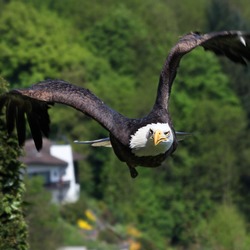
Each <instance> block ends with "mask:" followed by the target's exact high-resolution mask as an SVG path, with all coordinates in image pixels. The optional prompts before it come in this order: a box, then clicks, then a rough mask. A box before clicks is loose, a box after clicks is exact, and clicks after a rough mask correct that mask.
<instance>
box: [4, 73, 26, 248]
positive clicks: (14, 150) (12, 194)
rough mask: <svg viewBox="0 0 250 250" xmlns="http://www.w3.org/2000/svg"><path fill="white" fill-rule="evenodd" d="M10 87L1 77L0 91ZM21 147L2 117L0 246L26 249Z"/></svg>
mask: <svg viewBox="0 0 250 250" xmlns="http://www.w3.org/2000/svg"><path fill="white" fill-rule="evenodd" d="M6 90H7V84H6V82H5V81H4V80H3V79H2V78H0V93H4V92H5V91H6ZM20 153H21V152H20V149H19V147H18V144H17V141H16V139H13V138H10V137H8V136H7V135H6V132H5V122H4V119H3V116H2V115H1V116H0V200H1V203H0V249H9V250H12V249H13V250H14V249H17V250H25V249H27V247H28V244H27V235H28V234H27V226H26V223H25V220H24V217H23V206H22V203H23V199H22V195H23V192H24V183H23V180H22V179H21V176H20V172H21V171H22V170H23V169H24V166H23V165H22V164H21V163H20V162H19V161H18V160H17V158H18V157H19V156H20Z"/></svg>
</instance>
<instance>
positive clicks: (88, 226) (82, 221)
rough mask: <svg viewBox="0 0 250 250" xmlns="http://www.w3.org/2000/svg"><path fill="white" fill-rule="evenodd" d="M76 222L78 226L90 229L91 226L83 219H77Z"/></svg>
mask: <svg viewBox="0 0 250 250" xmlns="http://www.w3.org/2000/svg"><path fill="white" fill-rule="evenodd" d="M77 224H78V226H79V227H80V228H82V229H84V230H92V229H93V227H92V226H91V225H90V224H89V223H88V222H87V221H85V220H82V219H79V220H78V221H77Z"/></svg>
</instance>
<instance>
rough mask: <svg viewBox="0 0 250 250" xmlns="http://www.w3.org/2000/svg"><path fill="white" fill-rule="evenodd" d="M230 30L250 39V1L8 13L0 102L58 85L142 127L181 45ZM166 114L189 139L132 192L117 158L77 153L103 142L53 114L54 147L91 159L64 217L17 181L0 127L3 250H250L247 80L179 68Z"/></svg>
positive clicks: (223, 62) (190, 62)
mask: <svg viewBox="0 0 250 250" xmlns="http://www.w3.org/2000/svg"><path fill="white" fill-rule="evenodd" d="M225 29H228V30H235V29H240V30H246V31H250V4H249V2H248V1H246V0H237V1H236V0H211V1H206V0H189V1H185V0H177V1H171V0H155V1H152V0H143V1H142V0H126V1H115V0H105V1H101V0H92V1H90V0H61V1H54V0H43V1H40V0H19V1H12V0H0V93H3V92H5V91H7V89H12V88H15V87H18V88H20V87H28V86H30V85H32V84H34V83H36V82H38V81H41V80H44V79H48V78H51V79H57V78H58V79H63V80H66V81H69V82H71V83H74V84H76V85H78V86H82V87H84V88H88V89H90V90H91V91H92V92H93V93H94V94H95V95H97V96H98V97H99V98H101V99H102V100H103V101H104V102H105V103H106V104H108V105H109V106H110V107H112V108H113V109H115V110H117V111H119V112H120V113H122V114H124V115H126V116H127V117H143V116H144V115H146V114H147V113H148V112H149V111H150V109H151V107H152V105H153V103H154V100H155V96H156V90H157V84H158V79H159V75H160V71H161V68H162V65H163V63H164V60H165V59H166V57H167V55H168V52H169V50H170V48H171V47H172V46H173V45H174V44H175V43H176V42H177V41H178V39H179V37H180V36H181V35H184V34H186V33H188V32H190V31H200V32H203V33H205V32H210V31H219V30H225ZM170 111H171V114H172V119H173V123H174V127H175V129H176V130H177V131H186V132H190V133H192V136H189V137H188V138H186V139H185V140H183V141H181V142H180V143H179V147H178V149H177V151H176V152H175V153H174V155H173V157H171V158H168V159H167V160H166V161H165V162H164V163H163V164H162V166H160V167H158V168H154V169H147V168H140V167H138V172H139V176H138V177H137V178H136V179H132V178H131V177H130V174H129V172H128V169H127V167H126V165H125V164H124V163H122V162H120V161H119V160H118V159H117V158H116V156H115V154H114V153H113V151H112V150H111V149H109V148H91V147H89V146H83V145H74V144H73V141H74V140H76V139H77V140H94V139H98V138H104V137H107V136H108V133H107V131H106V130H104V129H103V128H102V127H100V125H98V124H97V123H96V122H95V121H93V120H91V119H90V118H88V117H86V116H84V115H83V114H82V113H80V112H77V111H75V110H72V109H71V108H68V107H65V106H60V105H56V106H55V107H53V108H52V109H51V110H50V111H49V113H50V117H51V135H50V139H51V140H53V141H57V142H61V143H63V142H65V141H69V142H72V143H71V144H72V146H73V147H74V151H76V152H78V153H80V154H82V155H84V158H85V159H84V160H82V161H81V162H80V182H81V197H80V199H79V201H78V202H76V203H74V204H65V205H60V206H59V205H55V204H51V202H50V200H51V198H50V194H49V193H48V192H47V191H46V190H45V189H44V188H43V185H42V182H41V180H40V179H39V178H33V179H28V180H26V179H23V178H20V176H19V173H20V171H21V169H23V168H25V166H24V165H23V164H22V163H20V162H19V161H18V160H17V158H18V156H20V155H21V154H22V150H21V149H20V148H19V147H18V145H17V141H16V137H15V135H13V136H12V137H11V138H9V137H7V133H6V131H5V130H4V118H3V115H1V117H0V128H1V129H0V145H1V146H0V188H1V190H0V199H1V202H0V204H1V205H0V249H4V250H12V249H13V250H14V249H15V250H17V249H18V250H19V249H20V250H26V249H32V250H40V249H41V250H42V249H47V250H55V249H58V248H59V247H61V246H67V245H71V246H86V247H87V248H88V249H96V250H112V249H113V250H117V249H122V248H121V245H122V243H124V242H129V243H130V248H129V250H248V249H249V248H250V168H249V166H250V140H249V139H250V67H243V66H241V65H236V64H235V63H233V62H231V61H229V60H228V59H225V58H219V57H216V56H215V55H214V54H212V53H210V52H205V51H204V50H203V49H202V48H198V49H196V50H194V51H193V52H191V53H189V54H188V55H186V56H185V57H184V58H183V60H182V61H181V64H180V67H179V70H178V75H177V78H176V80H175V83H174V85H173V89H172V93H171V100H170ZM248 198H249V199H248ZM84 223H85V224H84ZM100 225H101V226H100ZM103 225H105V226H103ZM84 227H85V228H84ZM90 229H91V230H90ZM93 231H98V232H99V233H98V237H97V238H96V239H95V240H93V239H92V238H91V232H93Z"/></svg>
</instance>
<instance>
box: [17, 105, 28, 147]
mask: <svg viewBox="0 0 250 250" xmlns="http://www.w3.org/2000/svg"><path fill="white" fill-rule="evenodd" d="M16 128H17V137H18V142H19V145H22V146H23V144H24V142H25V138H26V121H25V114H24V110H23V109H22V108H19V109H17V117H16Z"/></svg>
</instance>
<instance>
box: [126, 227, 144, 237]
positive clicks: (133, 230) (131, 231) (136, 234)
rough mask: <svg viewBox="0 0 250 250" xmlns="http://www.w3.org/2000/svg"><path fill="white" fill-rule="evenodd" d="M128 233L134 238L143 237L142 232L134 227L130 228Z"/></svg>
mask: <svg viewBox="0 0 250 250" xmlns="http://www.w3.org/2000/svg"><path fill="white" fill-rule="evenodd" d="M127 233H128V234H129V235H131V236H133V237H136V238H138V237H140V236H141V232H140V231H139V230H138V229H137V228H135V227H133V226H128V228H127Z"/></svg>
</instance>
